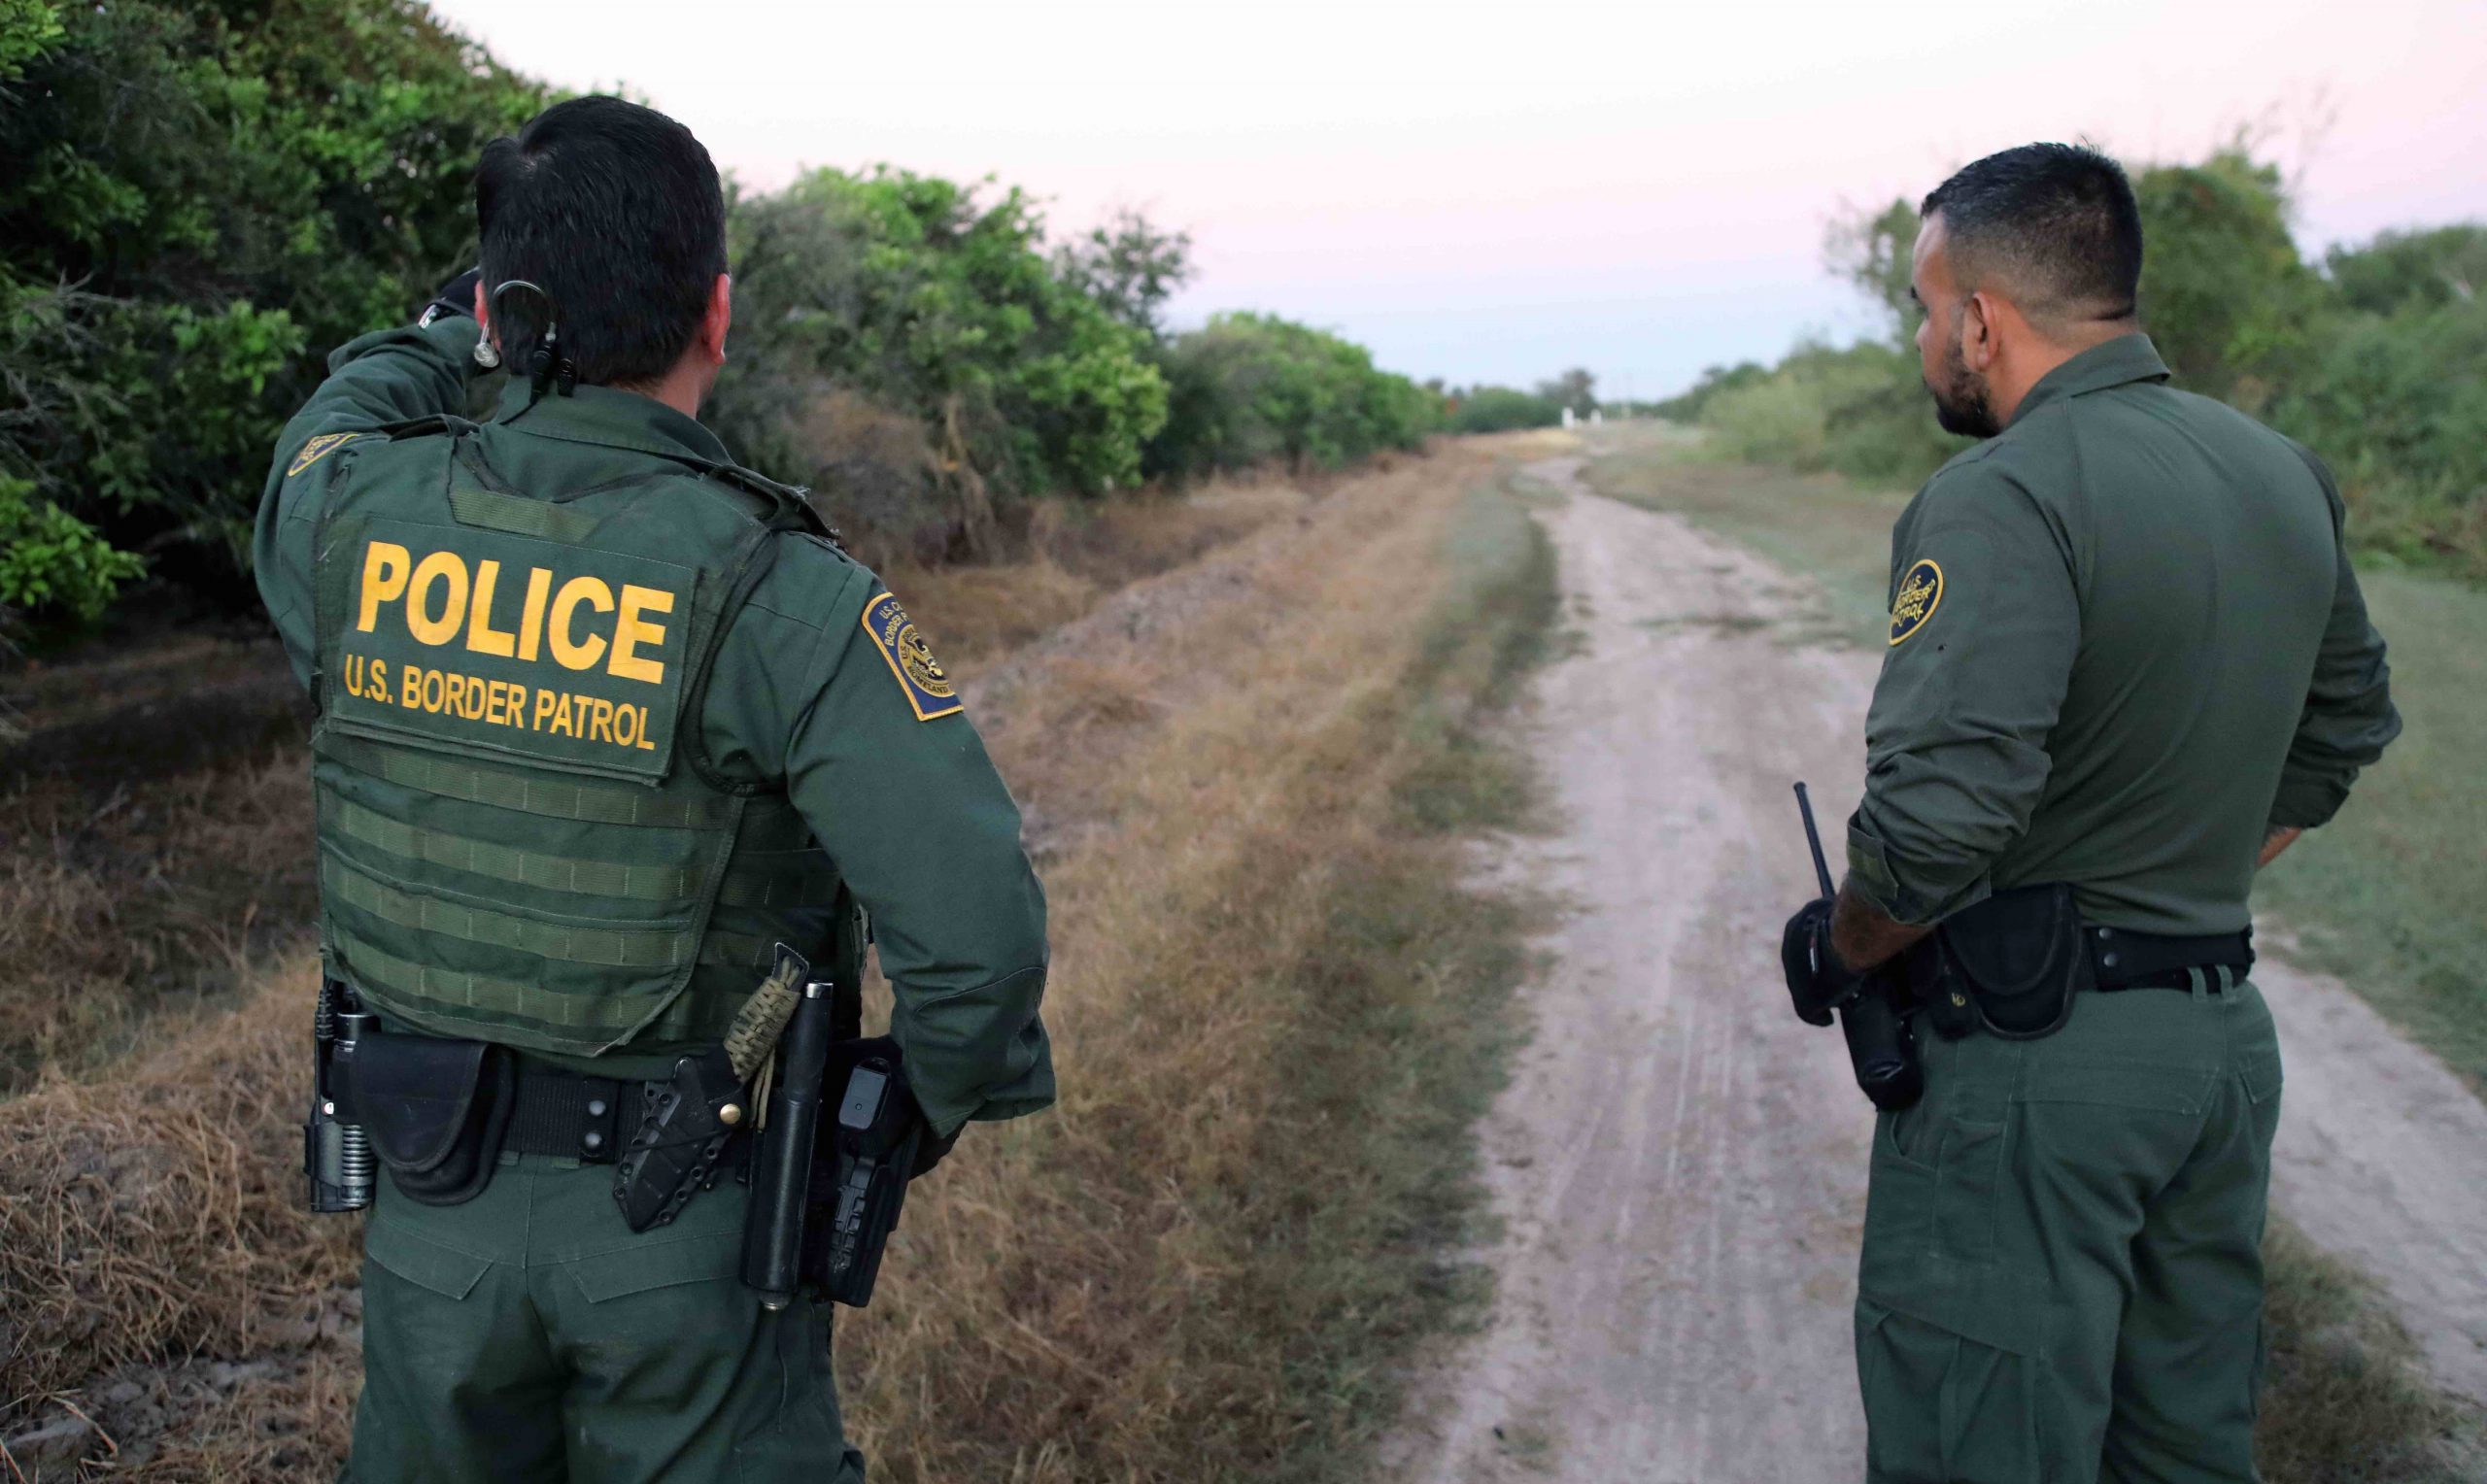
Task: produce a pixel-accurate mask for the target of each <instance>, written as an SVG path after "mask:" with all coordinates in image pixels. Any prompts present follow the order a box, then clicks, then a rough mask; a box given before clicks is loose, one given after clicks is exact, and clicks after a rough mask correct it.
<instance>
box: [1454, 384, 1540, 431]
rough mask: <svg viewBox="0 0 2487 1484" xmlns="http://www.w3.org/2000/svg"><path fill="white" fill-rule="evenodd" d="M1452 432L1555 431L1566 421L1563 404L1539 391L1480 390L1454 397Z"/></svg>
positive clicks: (1481, 388)
mask: <svg viewBox="0 0 2487 1484" xmlns="http://www.w3.org/2000/svg"><path fill="white" fill-rule="evenodd" d="M1450 400H1451V404H1452V405H1451V411H1450V428H1451V431H1452V432H1456V433H1508V432H1511V431H1513V430H1514V429H1516V428H1523V427H1552V426H1553V425H1554V424H1556V423H1557V422H1562V421H1563V404H1562V403H1560V402H1558V401H1556V400H1555V399H1554V398H1552V397H1550V396H1548V395H1546V394H1545V393H1543V392H1538V391H1521V390H1519V389H1517V388H1512V387H1477V388H1470V389H1469V390H1467V391H1464V392H1454V393H1452V395H1451V398H1450Z"/></svg>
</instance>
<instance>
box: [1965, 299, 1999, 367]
mask: <svg viewBox="0 0 2487 1484" xmlns="http://www.w3.org/2000/svg"><path fill="white" fill-rule="evenodd" d="M1999 307H2000V306H1999V305H1998V304H1997V303H1996V301H1995V299H1994V296H1993V294H1990V293H1988V292H1987V291H1986V290H1985V289H1983V288H1981V289H1979V290H1978V291H1977V292H1975V293H1973V294H1971V295H1969V297H1968V299H1967V300H1966V301H1965V302H1963V303H1962V304H1961V305H1960V360H1961V362H1962V363H1963V364H1964V365H1966V366H1967V367H1968V368H1969V369H1970V370H1972V371H1978V372H1984V371H1985V370H1986V369H1987V368H1989V367H1990V366H1993V364H1994V363H1995V361H1996V359H1997V358H1998V357H2000V356H2001V355H2002V354H2003V342H2002V340H2001V339H2000V338H1999V336H1998V335H1997V333H1996V332H1997V331H1998V330H1999V329H2000V328H2001V327H2002V320H2001V318H2000V316H1999V315H1998V314H1997V313H1996V311H1997V309H1998V308H1999Z"/></svg>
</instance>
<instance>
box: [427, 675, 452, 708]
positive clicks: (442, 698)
mask: <svg viewBox="0 0 2487 1484" xmlns="http://www.w3.org/2000/svg"><path fill="white" fill-rule="evenodd" d="M448 690H449V677H448V676H447V675H444V674H442V673H441V672H440V671H438V670H426V671H424V709H425V710H426V711H438V710H439V709H440V708H441V707H442V706H443V705H445V704H447V695H446V692H447V691H448Z"/></svg>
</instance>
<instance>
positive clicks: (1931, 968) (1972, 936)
mask: <svg viewBox="0 0 2487 1484" xmlns="http://www.w3.org/2000/svg"><path fill="white" fill-rule="evenodd" d="M1908 971H1909V979H1910V982H1911V983H1912V985H1913V986H1914V987H1915V989H1916V991H1917V994H1918V995H1919V997H1920V998H1921V999H1922V1000H1923V1001H1925V1005H1926V1018H1927V1021H1928V1022H1929V1023H1930V1024H1931V1025H1932V1026H1933V1027H1934V1029H1935V1030H1936V1032H1937V1033H1939V1034H1941V1035H1943V1036H1944V1037H1946V1038H1948V1039H1953V1040H1957V1039H1959V1037H1961V1036H1963V1035H1966V1034H1968V1033H1969V1031H1971V1030H1973V1029H1975V1030H1984V1031H1986V1032H1987V1033H1988V1034H1989V1035H1996V1036H2001V1037H2002V1038H2003V1039H2005V1040H2007V1041H2034V1040H2036V1039H2038V1038H2039V1037H2041V1036H2049V1035H2053V1034H2055V1033H2056V1032H2057V1031H2058V1030H2061V1029H2063V1023H2064V1022H2065V1021H2066V1020H2067V1019H2069V1018H2070V1017H2071V1015H2072V997H2073V996H2074V995H2078V994H2080V993H2081V992H2082V991H2084V990H2086V989H2089V988H2091V987H2092V980H2093V975H2094V972H2095V971H2094V970H2093V968H2092V967H2091V962H2090V955H2089V952H2088V951H2087V949H2086V947H2085V946H2084V945H2083V943H2082V941H2081V915H2080V913H2079V912H2078V911H2076V910H2075V909H2074V906H2073V901H2072V888H2071V887H2070V886H2067V885H2065V884H2063V883H2061V882H2055V883H2049V884H2046V885H2042V886H2033V887H2016V888H2014V889H2013V890H2011V891H2009V892H1997V893H1995V894H1993V895H1992V896H1989V897H1988V898H1987V899H1986V900H1984V901H1982V902H1979V903H1978V904H1977V905H1976V906H1974V907H1969V908H1966V909H1964V910H1962V911H1959V912H1956V913H1954V914H1953V915H1952V916H1950V917H1947V918H1945V919H1944V920H1943V922H1942V925H1941V926H1940V927H1936V928H1935V929H1934V931H1933V933H1932V934H1930V935H1929V936H1927V937H1926V938H1925V940H1924V941H1923V942H1921V943H1920V944H1919V945H1918V946H1917V947H1916V948H1915V949H1913V950H1911V952H1910V954H1909V960H1908Z"/></svg>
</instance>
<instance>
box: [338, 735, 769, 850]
mask: <svg viewBox="0 0 2487 1484" xmlns="http://www.w3.org/2000/svg"><path fill="white" fill-rule="evenodd" d="M321 751H322V752H324V754H326V755H327V756H328V757H331V758H334V759H336V760H337V761H339V762H342V763H344V764H345V765H346V766H348V767H350V768H355V769H357V770H358V771H360V772H365V773H369V774H371V775H372V776H374V777H376V778H385V779H387V780H388V781H389V782H391V783H393V784H401V785H403V786H404V787H406V788H409V789H417V790H421V791H422V792H424V793H437V794H439V795H441V796H442V797H444V798H455V799H462V800H464V801H465V802H467V803H471V804H491V805H493V806H494V808H498V809H514V810H516V811H518V812H519V813H521V814H538V815H542V816H544V817H545V818H546V819H555V820H580V821H584V822H587V823H591V824H596V825H645V826H658V827H663V828H669V829H717V828H722V827H724V826H727V825H729V824H731V823H732V820H733V817H734V808H735V802H736V801H735V800H734V799H733V798H732V797H731V796H728V795H723V794H713V793H660V792H657V791H655V790H652V789H645V788H637V787H634V786H632V785H630V784H601V783H581V782H578V781H576V780H573V779H570V778H567V777H564V776H562V774H559V773H553V772H548V771H537V770H534V769H528V770H525V771H522V770H520V769H517V768H504V767H492V766H487V765H485V764H481V763H474V762H468V761H466V760H465V759H461V758H446V757H438V756H434V755H432V754H430V753H421V752H416V751H414V750H412V749H410V748H402V747H391V746H386V745H383V744H379V743H374V742H368V741H364V740H362V739H360V738H356V737H337V736H332V737H329V738H327V739H325V740H324V742H323V744H322V746H321Z"/></svg>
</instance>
